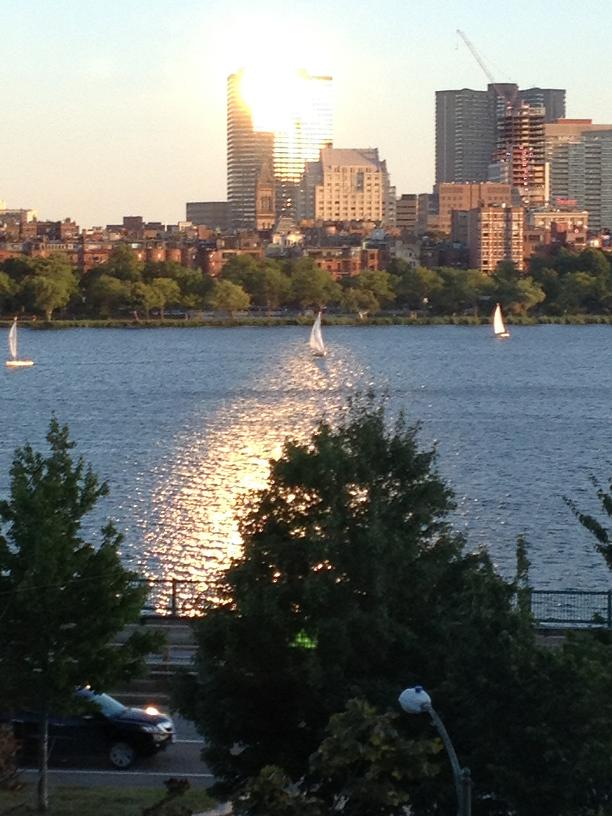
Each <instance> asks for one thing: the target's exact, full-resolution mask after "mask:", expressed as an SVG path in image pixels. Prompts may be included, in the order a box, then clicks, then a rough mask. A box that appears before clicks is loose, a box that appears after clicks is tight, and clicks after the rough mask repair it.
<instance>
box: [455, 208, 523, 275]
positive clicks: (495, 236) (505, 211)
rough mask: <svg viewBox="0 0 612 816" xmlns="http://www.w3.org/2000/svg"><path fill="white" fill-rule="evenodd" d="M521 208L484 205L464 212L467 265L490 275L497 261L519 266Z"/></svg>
mask: <svg viewBox="0 0 612 816" xmlns="http://www.w3.org/2000/svg"><path fill="white" fill-rule="evenodd" d="M523 222H524V211H523V208H522V207H506V206H505V205H504V204H501V205H484V206H481V207H475V208H474V209H473V210H470V211H469V213H468V246H469V251H470V267H472V268H473V269H480V270H481V271H482V272H487V273H488V274H493V272H495V270H496V269H497V265H498V264H499V263H500V261H512V262H513V263H514V264H516V267H517V269H523V266H524V260H523Z"/></svg>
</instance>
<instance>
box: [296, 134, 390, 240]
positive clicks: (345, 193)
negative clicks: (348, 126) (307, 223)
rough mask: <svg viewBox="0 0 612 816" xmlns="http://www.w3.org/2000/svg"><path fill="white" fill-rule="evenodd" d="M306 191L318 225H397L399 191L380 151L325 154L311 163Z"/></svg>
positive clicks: (329, 151) (326, 151)
mask: <svg viewBox="0 0 612 816" xmlns="http://www.w3.org/2000/svg"><path fill="white" fill-rule="evenodd" d="M304 187H305V189H306V190H308V191H309V194H308V196H307V201H308V207H309V211H307V212H305V213H304V216H305V217H306V218H314V219H316V220H317V221H377V222H379V223H381V224H387V225H389V226H394V225H395V207H392V206H391V205H390V203H389V202H390V201H391V200H392V201H393V202H395V188H394V187H392V185H391V183H390V179H389V173H388V171H387V163H386V162H385V161H384V160H381V159H379V157H378V150H377V149H376V148H367V149H364V150H357V149H337V148H332V147H327V148H324V149H323V150H321V155H320V159H319V161H318V162H309V163H308V165H307V169H306V174H305V184H304Z"/></svg>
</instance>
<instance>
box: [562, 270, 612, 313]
mask: <svg viewBox="0 0 612 816" xmlns="http://www.w3.org/2000/svg"><path fill="white" fill-rule="evenodd" d="M606 295H607V286H606V281H605V279H604V278H602V277H598V276H596V275H592V274H590V273H589V272H568V273H567V274H566V275H564V276H563V278H562V279H561V283H560V287H559V293H558V295H557V305H558V307H559V310H560V311H561V312H569V313H570V314H576V313H579V312H598V311H602V309H603V308H604V307H603V303H604V301H605V299H606Z"/></svg>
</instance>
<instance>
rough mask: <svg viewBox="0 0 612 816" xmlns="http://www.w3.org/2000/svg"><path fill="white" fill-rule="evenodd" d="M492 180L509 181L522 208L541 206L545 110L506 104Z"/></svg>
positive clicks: (545, 181)
mask: <svg viewBox="0 0 612 816" xmlns="http://www.w3.org/2000/svg"><path fill="white" fill-rule="evenodd" d="M489 177H490V179H491V181H498V182H501V183H506V184H511V185H512V187H515V188H516V189H517V190H518V193H519V195H520V198H521V202H522V204H523V206H524V207H528V208H533V207H542V206H544V204H545V203H547V201H548V198H549V191H548V176H547V171H546V160H545V151H544V109H543V108H532V107H530V106H529V105H527V104H526V103H521V104H520V105H517V106H515V107H511V106H508V108H507V109H506V113H505V114H504V116H503V117H502V119H501V120H500V122H499V125H498V138H497V150H496V152H495V161H494V162H493V163H492V164H491V168H490V172H489Z"/></svg>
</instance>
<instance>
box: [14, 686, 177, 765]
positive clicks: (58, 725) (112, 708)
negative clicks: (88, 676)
mask: <svg viewBox="0 0 612 816" xmlns="http://www.w3.org/2000/svg"><path fill="white" fill-rule="evenodd" d="M75 712H76V713H69V714H62V715H51V716H50V718H49V757H50V759H51V760H52V761H54V760H67V759H71V758H75V759H76V758H83V757H84V756H85V755H87V754H91V755H96V754H97V755H105V756H106V757H107V758H108V760H109V761H110V762H111V764H112V765H114V767H115V768H120V769H124V768H129V767H130V765H132V764H133V762H134V761H135V760H136V759H137V758H139V757H146V756H151V755H152V754H155V753H157V752H158V751H161V750H165V749H166V748H167V747H168V746H169V745H170V744H171V743H172V742H173V741H174V724H173V722H172V720H171V718H170V717H168V716H167V715H166V714H160V713H159V711H157V709H155V708H148V709H141V708H128V707H127V706H124V705H123V703H120V702H119V701H118V700H115V698H114V697H111V696H110V695H109V694H98V693H96V692H94V691H92V690H91V689H89V688H83V689H79V690H78V691H76V692H75ZM12 722H13V732H14V734H15V736H16V737H17V739H18V740H19V741H20V742H21V744H22V750H23V753H24V757H29V756H36V748H37V740H38V719H37V715H36V714H35V713H34V712H31V711H21V712H19V713H18V714H16V715H15V716H14V717H13V718H12Z"/></svg>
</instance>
